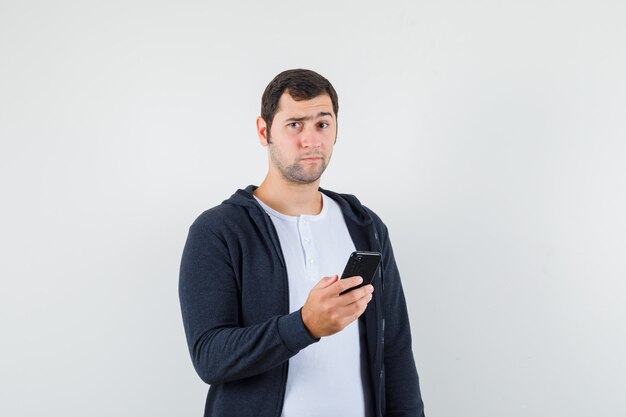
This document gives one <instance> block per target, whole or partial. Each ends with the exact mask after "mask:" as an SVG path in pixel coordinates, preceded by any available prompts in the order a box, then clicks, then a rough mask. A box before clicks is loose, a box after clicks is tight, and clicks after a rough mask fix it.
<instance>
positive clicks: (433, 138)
mask: <svg viewBox="0 0 626 417" xmlns="http://www.w3.org/2000/svg"><path fill="white" fill-rule="evenodd" d="M624 22H626V3H624V2H623V1H608V0H604V1H565V0H562V1H549V0H548V1H525V2H521V1H495V0H494V1H472V2H469V1H468V2H461V1H386V2H363V1H358V2H357V1H350V2H340V1H337V2H334V1H333V2H331V1H317V2H306V3H304V2H293V1H233V2H223V1H221V2H211V1H204V2H200V1H198V2H191V1H178V2H172V1H170V2H165V1H135V0H126V1H110V2H95V1H91V2H88V1H57V2H46V1H19V2H18V1H7V0H0V190H1V195H2V204H1V206H0V210H1V215H0V228H1V232H0V253H1V257H0V279H1V289H0V324H1V327H0V328H1V335H0V351H1V355H0V415H2V416H15V417H17V416H35V415H54V416H67V417H69V416H85V415H89V416H93V417H98V416H113V415H115V416H120V417H126V416H128V417H130V416H148V415H150V416H200V415H202V410H203V407H204V399H205V395H206V390H207V386H206V385H205V384H204V383H203V382H201V381H200V379H199V378H198V377H197V375H196V374H195V372H194V370H193V367H192V365H191V361H190V359H189V354H188V352H187V346H186V343H185V337H184V332H183V327H182V321H181V315H180V310H179V304H178V293H177V291H178V289H177V285H178V268H179V264H180V256H181V252H182V248H183V245H184V242H185V239H186V235H187V230H188V227H189V225H190V224H191V223H192V221H193V220H194V219H195V218H196V216H197V215H199V214H200V213H201V212H202V211H204V210H205V209H207V208H209V207H211V206H214V205H216V204H218V203H220V202H221V201H222V200H224V199H225V198H227V197H228V196H230V195H231V194H232V193H233V192H234V191H235V190H236V189H237V188H240V187H244V186H246V185H248V184H259V183H260V182H261V180H262V179H263V177H264V175H265V170H266V164H267V161H266V153H265V150H264V149H263V148H262V147H261V146H260V145H259V144H258V139H257V137H256V133H255V127H254V120H255V117H256V116H257V115H258V114H259V112H260V97H261V94H262V92H263V89H264V88H265V86H266V85H267V83H268V82H269V81H270V80H271V79H272V78H273V77H274V75H276V74H277V73H278V72H280V71H282V70H284V69H288V68H297V67H303V68H310V69H313V70H316V71H318V72H320V73H321V74H323V75H324V76H326V77H327V78H328V79H330V80H331V81H332V82H333V84H334V86H335V87H336V89H337V91H338V93H339V99H340V110H339V138H338V142H337V146H336V148H335V153H334V155H333V160H332V163H331V165H330V167H329V169H328V170H327V171H326V173H325V175H324V177H323V180H322V186H323V187H325V188H329V189H333V190H336V191H340V192H349V193H352V194H356V195H357V196H358V197H359V198H360V199H361V201H363V202H364V203H365V204H366V205H368V206H369V207H370V208H372V209H373V210H375V211H376V212H377V213H378V214H379V215H381V217H382V218H383V219H384V220H385V221H386V223H387V225H388V227H389V230H390V234H391V237H392V241H393V244H394V249H395V252H396V257H397V261H398V264H399V267H400V270H401V273H402V277H403V282H404V287H405V292H406V297H407V300H408V303H409V309H410V316H411V328H412V332H413V339H414V340H413V344H414V353H415V358H416V362H417V367H418V371H419V373H420V377H421V386H422V393H423V398H424V402H425V405H426V412H427V415H429V416H441V417H456V416H476V417H483V416H494V417H500V416H507V417H526V416H529V415H533V416H545V417H553V416H568V417H587V416H590V415H594V416H603V417H611V416H615V417H618V416H624V415H626V396H624V394H623V392H622V391H623V388H624V386H626V361H625V360H624V352H626V325H625V322H626V303H625V296H624V294H625V290H626V284H625V279H626V257H625V256H624V254H625V253H626V220H625V217H624V213H625V212H626V195H625V183H626V168H625V160H626V26H625V25H624Z"/></svg>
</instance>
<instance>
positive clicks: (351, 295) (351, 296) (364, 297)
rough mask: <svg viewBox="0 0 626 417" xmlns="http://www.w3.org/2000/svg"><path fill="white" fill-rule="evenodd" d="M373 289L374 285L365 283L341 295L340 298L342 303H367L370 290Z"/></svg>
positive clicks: (369, 297)
mask: <svg viewBox="0 0 626 417" xmlns="http://www.w3.org/2000/svg"><path fill="white" fill-rule="evenodd" d="M373 291H374V287H373V286H371V285H366V286H364V287H361V288H357V289H356V290H352V291H350V292H348V293H346V294H344V295H341V296H340V298H343V299H344V305H350V304H354V303H361V302H365V303H366V304H367V303H369V301H370V299H371V297H372V292H373Z"/></svg>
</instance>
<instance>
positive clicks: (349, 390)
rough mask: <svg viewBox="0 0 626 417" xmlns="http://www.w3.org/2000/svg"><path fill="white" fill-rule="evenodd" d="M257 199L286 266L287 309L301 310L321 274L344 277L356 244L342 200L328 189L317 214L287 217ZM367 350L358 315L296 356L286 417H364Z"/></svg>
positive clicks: (284, 408)
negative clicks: (347, 224)
mask: <svg viewBox="0 0 626 417" xmlns="http://www.w3.org/2000/svg"><path fill="white" fill-rule="evenodd" d="M255 198H256V197H255ZM257 201H258V202H259V203H260V204H261V206H262V207H263V208H264V209H265V211H266V212H267V213H268V214H269V215H270V218H271V219H272V222H273V223H274V226H275V227H276V231H277V233H278V237H279V239H280V245H281V248H282V251H283V256H284V258H285V262H286V266H287V274H288V279H289V310H290V312H294V311H297V310H299V309H300V308H301V307H302V306H303V305H304V303H305V302H306V300H307V297H308V295H309V291H311V288H313V287H314V286H315V284H317V283H318V282H319V281H320V280H321V279H322V278H323V277H325V276H332V275H335V274H337V275H339V276H341V273H342V272H343V268H344V267H345V264H346V262H347V260H348V257H349V256H350V254H351V253H352V252H353V251H354V250H355V248H354V243H353V242H352V239H351V237H350V234H349V232H348V228H347V227H346V223H345V220H344V217H343V213H342V212H341V209H340V207H339V205H338V204H337V203H336V202H335V201H334V200H333V199H331V198H330V197H327V196H326V195H325V194H322V211H321V212H320V213H319V214H317V215H301V216H287V215H285V214H282V213H279V212H277V211H276V210H274V209H272V208H270V207H269V206H267V205H266V204H265V203H263V202H262V201H261V200H259V199H258V198H257ZM363 346H365V345H364V344H363ZM364 350H365V348H364ZM364 353H365V352H363V353H362V352H361V343H360V339H359V325H358V320H356V321H354V322H352V323H351V324H350V325H348V326H347V327H346V328H344V329H343V330H342V331H340V332H339V333H336V334H334V335H332V336H327V337H322V338H321V340H320V341H319V342H318V343H314V344H312V345H310V346H308V347H306V348H304V349H303V350H301V351H300V352H299V353H298V354H297V355H295V356H294V357H292V358H291V359H290V360H289V373H288V377H287V389H286V392H285V402H284V406H283V412H282V417H309V416H310V417H319V416H342V417H352V416H354V417H357V416H358V417H363V416H366V413H365V410H366V407H368V405H369V396H368V397H367V398H366V394H367V393H366V390H365V389H364V386H365V384H364V381H365V379H366V378H367V375H366V373H365V372H366V370H365V367H364V366H362V365H363V364H364V356H362V354H363V355H364ZM366 401H367V403H366ZM367 415H369V412H368V414H367Z"/></svg>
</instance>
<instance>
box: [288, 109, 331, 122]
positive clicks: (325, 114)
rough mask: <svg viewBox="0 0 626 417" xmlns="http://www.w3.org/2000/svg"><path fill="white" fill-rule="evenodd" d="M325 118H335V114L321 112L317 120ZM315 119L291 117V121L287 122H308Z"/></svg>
mask: <svg viewBox="0 0 626 417" xmlns="http://www.w3.org/2000/svg"><path fill="white" fill-rule="evenodd" d="M324 116H330V117H331V118H332V117H333V114H332V113H330V112H327V111H321V112H319V113H317V116H315V117H316V118H320V117H324ZM311 119H313V116H303V117H290V118H289V119H286V120H285V121H286V122H303V121H306V120H311Z"/></svg>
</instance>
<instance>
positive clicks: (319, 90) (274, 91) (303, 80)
mask: <svg viewBox="0 0 626 417" xmlns="http://www.w3.org/2000/svg"><path fill="white" fill-rule="evenodd" d="M285 92H286V93H288V94H289V96H291V98H292V99H294V100H295V101H301V100H310V99H312V98H315V97H317V96H320V95H323V94H326V95H328V97H330V100H331V102H332V105H333V111H334V112H335V122H336V120H337V113H338V112H339V99H338V97H337V92H336V91H335V89H334V88H333V85H332V84H331V83H330V81H328V80H327V79H326V78H324V77H322V76H321V75H319V74H318V73H317V72H315V71H311V70H306V69H292V70H287V71H283V72H281V73H280V74H278V75H277V76H276V77H274V79H273V80H272V81H270V83H269V84H268V85H267V87H266V88H265V91H264V92H263V97H262V98H261V117H262V118H263V120H265V123H266V125H267V142H268V143H270V142H271V128H272V123H273V122H274V116H275V115H276V112H277V111H278V110H279V102H280V98H281V97H282V95H283V94H284V93H285ZM335 133H336V132H335Z"/></svg>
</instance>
